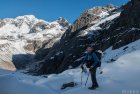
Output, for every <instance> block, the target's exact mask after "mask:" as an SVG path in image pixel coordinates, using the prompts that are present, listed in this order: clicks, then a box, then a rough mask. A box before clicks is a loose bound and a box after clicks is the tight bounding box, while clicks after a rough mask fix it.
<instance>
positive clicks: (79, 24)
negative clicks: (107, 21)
mask: <svg viewBox="0 0 140 94" xmlns="http://www.w3.org/2000/svg"><path fill="white" fill-rule="evenodd" d="M114 9H116V7H115V6H114V5H111V4H110V5H106V6H103V7H100V6H99V7H94V8H91V9H89V10H87V11H85V12H84V13H82V14H81V15H80V17H79V18H78V19H77V20H76V21H75V22H74V24H73V25H72V28H71V32H74V31H76V30H78V29H81V28H83V27H86V28H88V27H90V26H92V25H94V24H95V23H96V22H97V21H99V20H101V19H102V18H105V17H106V16H109V15H110V14H111V11H112V10H114Z"/></svg>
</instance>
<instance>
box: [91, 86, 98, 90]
mask: <svg viewBox="0 0 140 94" xmlns="http://www.w3.org/2000/svg"><path fill="white" fill-rule="evenodd" d="M98 87H99V86H92V87H89V88H88V89H90V90H95V89H96V88H98Z"/></svg>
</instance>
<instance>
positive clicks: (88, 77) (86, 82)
mask: <svg viewBox="0 0 140 94" xmlns="http://www.w3.org/2000/svg"><path fill="white" fill-rule="evenodd" d="M89 75H90V72H89V73H88V76H87V80H86V83H85V86H86V85H87V82H88V78H89Z"/></svg>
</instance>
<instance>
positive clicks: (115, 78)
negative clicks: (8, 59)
mask: <svg viewBox="0 0 140 94" xmlns="http://www.w3.org/2000/svg"><path fill="white" fill-rule="evenodd" d="M139 42H140V40H138V41H136V42H133V43H131V44H129V45H127V46H128V48H127V49H126V47H125V49H126V50H125V51H124V50H123V48H124V47H122V48H120V49H117V50H111V49H108V50H106V54H105V56H104V58H103V60H102V62H103V66H102V71H103V74H99V72H100V70H98V71H97V78H98V82H99V84H100V88H98V89H97V90H94V91H91V90H88V89H87V87H88V86H90V85H91V81H90V79H89V81H88V84H87V87H85V86H84V85H82V86H81V85H80V81H81V79H80V77H81V69H80V68H77V69H70V70H67V71H65V72H63V73H61V74H58V75H55V74H52V75H48V78H44V77H41V76H40V77H35V76H29V75H26V74H23V73H19V72H10V71H4V70H0V83H1V85H0V94H19V93H20V94H25V93H26V94H38V93H40V94H75V93H77V94H94V93H95V94H126V92H132V91H133V92H135V93H134V94H139V92H140V91H139V90H140V83H139V79H140V73H139V71H140V68H139V67H140V62H139V61H140V46H139ZM109 50H110V51H109ZM113 53H114V54H115V55H118V58H119V59H118V60H117V61H115V62H113V63H106V60H107V59H108V60H109V59H110V58H108V57H110V56H112V55H113ZM119 53H122V54H119ZM122 55H123V56H122ZM112 57H114V56H112ZM86 77H87V74H84V76H83V83H84V82H85V80H86ZM7 81H8V82H7ZM71 81H75V82H76V83H78V85H77V86H76V87H74V88H67V89H65V90H60V88H61V85H62V84H63V83H67V82H71Z"/></svg>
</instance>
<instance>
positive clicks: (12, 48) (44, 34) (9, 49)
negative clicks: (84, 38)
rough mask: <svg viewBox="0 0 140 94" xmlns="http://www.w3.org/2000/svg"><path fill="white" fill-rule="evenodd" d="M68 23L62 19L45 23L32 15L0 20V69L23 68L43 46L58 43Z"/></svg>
mask: <svg viewBox="0 0 140 94" xmlns="http://www.w3.org/2000/svg"><path fill="white" fill-rule="evenodd" d="M69 25H70V24H69V23H68V21H67V20H65V19H64V18H59V19H58V20H56V21H54V22H46V21H44V20H41V19H37V18H35V16H33V15H25V16H19V17H16V18H6V19H1V20H0V68H2V69H8V70H14V69H16V68H17V69H19V68H23V67H24V66H26V64H28V63H29V62H31V61H32V60H33V58H34V56H33V54H34V53H35V52H36V50H38V49H39V48H41V47H42V46H43V44H46V45H49V46H48V48H49V47H51V46H52V45H53V43H54V42H52V43H50V41H58V40H59V38H60V37H61V36H62V34H63V33H64V32H65V30H66V29H67V28H68V27H69Z"/></svg>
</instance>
